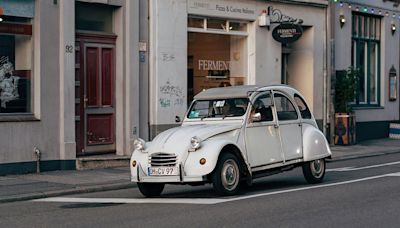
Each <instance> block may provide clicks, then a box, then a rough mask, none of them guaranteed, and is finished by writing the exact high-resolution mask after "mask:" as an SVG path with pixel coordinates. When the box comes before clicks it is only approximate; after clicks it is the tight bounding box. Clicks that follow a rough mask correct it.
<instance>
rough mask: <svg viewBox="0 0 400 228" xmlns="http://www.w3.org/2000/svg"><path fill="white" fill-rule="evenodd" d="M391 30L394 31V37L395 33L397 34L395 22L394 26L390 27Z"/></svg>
mask: <svg viewBox="0 0 400 228" xmlns="http://www.w3.org/2000/svg"><path fill="white" fill-rule="evenodd" d="M390 30H392V35H394V33H395V32H396V24H395V23H394V22H392V24H391V25H390Z"/></svg>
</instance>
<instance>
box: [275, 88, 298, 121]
mask: <svg viewBox="0 0 400 228" xmlns="http://www.w3.org/2000/svg"><path fill="white" fill-rule="evenodd" d="M274 99H275V106H276V113H277V114H278V120H280V121H285V120H297V119H298V116H297V112H296V109H295V108H294V106H293V104H292V102H290V100H289V99H288V98H287V97H285V96H284V95H282V94H279V93H275V94H274Z"/></svg>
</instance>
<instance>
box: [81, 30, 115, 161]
mask: <svg viewBox="0 0 400 228" xmlns="http://www.w3.org/2000/svg"><path fill="white" fill-rule="evenodd" d="M116 38H117V36H116V35H115V34H108V33H94V32H86V31H76V33H75V43H76V46H78V45H79V46H78V47H77V50H79V51H80V53H79V57H77V58H79V82H80V84H79V86H80V89H79V117H80V118H79V121H80V126H79V129H78V130H79V135H80V138H78V136H76V142H77V143H76V147H77V150H76V155H77V156H82V155H95V154H104V153H115V147H116V145H115V144H116V139H115V137H116V117H115V116H116V107H115V105H116V97H115V88H116V87H115V85H116V83H115V81H116V72H115V66H116V55H115V53H116V50H115V49H116ZM91 46H94V47H106V48H110V47H111V48H113V57H114V59H113V63H112V64H113V70H114V73H113V81H114V85H113V95H112V96H113V97H112V99H113V100H112V103H113V107H112V109H113V112H114V114H113V115H114V123H113V131H114V132H113V137H114V145H115V146H114V148H113V149H109V148H108V147H109V146H108V145H105V146H106V147H107V148H102V149H101V150H100V151H96V150H87V149H86V148H87V134H86V132H87V112H86V110H85V109H86V108H85V94H86V89H87V88H86V76H85V74H86V62H85V61H86V58H85V57H86V51H85V49H86V47H91ZM78 48H79V49H78ZM100 58H101V57H100ZM99 67H100V66H99ZM75 97H76V96H75ZM76 100H78V99H76ZM99 148H101V147H99Z"/></svg>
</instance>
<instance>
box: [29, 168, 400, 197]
mask: <svg viewBox="0 0 400 228" xmlns="http://www.w3.org/2000/svg"><path fill="white" fill-rule="evenodd" d="M385 177H400V172H399V173H389V174H384V175H378V176H371V177H365V178H361V179H355V180H349V181H343V182H337V183H331V184H321V185H314V186H309V187H302V188H295V189H287V190H281V191H275V192H266V193H259V194H254V195H248V196H239V197H234V198H152V199H149V198H128V199H124V198H73V197H52V198H44V199H37V200H33V201H35V202H59V203H118V204H121V203H125V204H220V203H228V202H233V201H239V200H245V199H252V198H257V197H263V196H270V195H278V194H283V193H289V192H298V191H305V190H310V189H318V188H326V187H333V186H339V185H345V184H352V183H357V182H362V181H368V180H374V179H379V178H385Z"/></svg>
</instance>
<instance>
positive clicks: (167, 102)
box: [159, 80, 184, 108]
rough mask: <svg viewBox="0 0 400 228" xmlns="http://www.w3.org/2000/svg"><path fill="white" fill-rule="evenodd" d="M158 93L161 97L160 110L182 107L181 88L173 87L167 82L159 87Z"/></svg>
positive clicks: (182, 94)
mask: <svg viewBox="0 0 400 228" xmlns="http://www.w3.org/2000/svg"><path fill="white" fill-rule="evenodd" d="M159 91H160V95H161V96H160V99H159V104H160V106H161V107H162V108H169V107H175V106H182V105H183V104H184V101H183V96H184V93H183V89H182V87H180V86H175V85H173V84H172V83H171V82H170V81H169V80H168V81H167V82H166V83H165V84H164V85H162V86H160V89H159Z"/></svg>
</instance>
